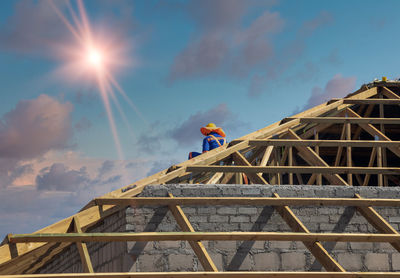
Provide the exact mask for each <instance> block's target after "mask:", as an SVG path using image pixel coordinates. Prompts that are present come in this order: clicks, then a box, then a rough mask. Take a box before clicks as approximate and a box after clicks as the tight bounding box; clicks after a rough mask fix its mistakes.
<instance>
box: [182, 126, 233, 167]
mask: <svg viewBox="0 0 400 278" xmlns="http://www.w3.org/2000/svg"><path fill="white" fill-rule="evenodd" d="M200 131H201V133H202V134H203V135H204V136H206V137H205V138H204V140H203V153H205V152H207V151H211V150H213V149H215V148H218V147H221V146H222V145H225V144H226V139H225V132H224V131H223V130H222V128H220V127H217V126H216V125H215V124H214V123H209V124H208V125H206V126H205V127H202V128H200ZM198 155H201V153H198V152H191V153H189V159H191V158H193V157H196V156H198Z"/></svg>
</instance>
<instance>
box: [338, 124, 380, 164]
mask: <svg viewBox="0 0 400 278" xmlns="http://www.w3.org/2000/svg"><path fill="white" fill-rule="evenodd" d="M345 136H346V125H343V128H342V133H341V134H340V140H339V141H343V140H344V138H345ZM374 142H375V141H374ZM342 152H343V147H342V146H339V147H338V150H337V153H336V158H335V164H334V165H333V166H335V167H336V166H339V165H340V160H341V159H342Z"/></svg>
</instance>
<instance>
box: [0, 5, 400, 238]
mask: <svg viewBox="0 0 400 278" xmlns="http://www.w3.org/2000/svg"><path fill="white" fill-rule="evenodd" d="M80 4H81V6H83V7H84V10H85V15H86V19H87V20H86V21H85V20H83V17H82V16H81V15H82V14H80V13H79V11H80ZM383 7H386V8H385V9H384V12H382V8H383ZM399 9H400V2H399V1H395V0H393V1H389V0H384V1H372V0H346V1H345V0H336V1H319V0H318V1H314V0H303V1H295V0H286V1H285V0H265V1H263V0H255V1H252V0H247V1H242V0H240V1H239V0H193V1H178V0H169V1H167V0H164V1H161V0H159V1H155V0H149V1H140V0H138V1H134V0H132V1H128V0H126V1H124V0H113V1H111V0H110V1H107V0H98V1H97V0H96V1H95V0H83V1H82V2H79V1H76V0H70V1H66V0H58V1H55V2H51V1H50V0H21V1H16V0H2V1H0V83H1V101H0V237H3V236H5V235H6V234H7V233H31V232H34V231H35V230H37V229H40V228H42V227H44V226H47V225H49V224H52V223H54V222H56V221H58V220H60V219H62V218H65V217H68V216H70V215H72V214H74V213H76V212H77V211H79V209H80V208H81V207H83V206H84V205H85V204H86V203H88V202H89V201H90V200H91V199H93V198H95V197H98V196H101V195H102V194H105V193H107V192H109V191H111V190H114V189H117V188H120V187H123V186H125V185H127V184H130V183H133V182H134V181H136V180H138V179H141V178H143V177H146V176H148V175H150V174H153V173H156V172H158V171H161V170H163V169H165V168H168V167H169V166H171V165H172V164H176V163H180V162H183V161H185V160H186V159H187V155H188V153H189V152H190V151H201V143H202V135H201V133H200V127H201V126H205V125H206V124H208V123H209V122H213V123H215V124H216V125H217V126H220V127H222V128H223V129H224V131H225V133H226V134H227V139H228V141H230V140H233V139H235V138H238V137H240V136H243V135H245V134H248V133H250V132H252V131H255V130H257V129H260V128H263V127H265V126H267V125H269V124H272V123H274V122H276V121H279V120H280V119H282V118H284V117H288V116H291V115H293V114H295V113H297V112H299V111H302V110H304V109H307V108H310V107H312V106H314V105H318V104H320V103H323V102H325V101H327V100H329V99H330V98H335V97H343V96H345V95H347V94H349V93H351V92H353V91H355V90H356V89H358V88H359V87H360V86H361V85H362V84H364V83H369V82H371V81H373V80H374V78H381V77H382V76H387V77H388V78H389V79H395V78H398V77H399V76H400V70H399V68H398V65H399V64H400V56H399V55H398V53H397V50H398V45H399V41H400V39H399V38H398V36H396V34H397V31H398V30H399V29H400V28H399V27H400V18H399V17H398V16H397V11H398V10H399ZM71 11H73V12H71ZM74 15H75V20H74ZM85 24H86V25H85ZM71 26H72V28H71ZM79 26H81V27H82V26H86V27H87V26H90V30H91V34H92V37H91V38H92V39H93V41H95V42H96V43H99V44H101V51H102V52H101V53H103V52H104V53H106V54H107V55H108V56H107V57H108V58H107V60H106V59H103V61H106V62H107V63H105V62H104V64H103V67H104V68H106V71H105V70H104V69H102V71H101V74H102V75H101V76H106V75H105V74H104V72H107V73H109V74H110V75H107V78H108V77H109V78H108V79H107V80H108V82H111V81H110V80H114V82H111V83H112V84H111V83H110V84H111V85H110V86H109V87H105V86H103V87H102V86H99V84H103V85H104V83H101V82H100V81H99V80H100V79H99V78H98V76H99V71H96V70H94V69H93V68H91V67H89V66H88V65H87V64H88V59H87V57H86V56H87V55H86V54H87V51H86V48H85V49H83V48H82V43H81V41H79V40H78V38H80V37H79V36H76V34H75V33H74V31H76V30H77V29H79V28H78V27H79ZM79 30H81V31H82V28H81V29H79ZM83 33H84V32H83ZM96 45H97V44H96ZM104 65H106V66H104ZM111 77H112V79H111ZM107 84H108V83H107ZM104 88H108V89H104ZM111 116H112V120H110V117H111ZM117 139H118V140H117Z"/></svg>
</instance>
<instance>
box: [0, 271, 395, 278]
mask: <svg viewBox="0 0 400 278" xmlns="http://www.w3.org/2000/svg"><path fill="white" fill-rule="evenodd" d="M172 277H173V278H400V273H399V272H316V271H311V272H310V271H303V272H301V271H292V272H287V271H280V272H279V271H278V272H276V271H254V272H253V271H226V272H210V271H208V272H206V271H196V272H104V273H57V274H25V275H0V278H172Z"/></svg>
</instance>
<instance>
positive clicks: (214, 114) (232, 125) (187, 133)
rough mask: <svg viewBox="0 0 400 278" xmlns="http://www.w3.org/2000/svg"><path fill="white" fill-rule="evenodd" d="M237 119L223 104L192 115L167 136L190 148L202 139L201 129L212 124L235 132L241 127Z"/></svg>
mask: <svg viewBox="0 0 400 278" xmlns="http://www.w3.org/2000/svg"><path fill="white" fill-rule="evenodd" d="M237 118H238V117H237V115H236V114H234V113H233V112H232V111H231V110H230V109H229V108H228V106H227V105H226V104H225V103H222V104H219V105H217V106H215V107H213V108H210V109H209V110H207V111H199V112H197V113H195V114H193V115H191V116H190V117H189V118H188V119H187V120H185V121H184V122H182V123H181V124H180V125H178V126H177V127H175V128H172V129H171V130H170V131H168V132H167V134H168V135H169V136H170V137H171V138H172V139H174V140H175V141H176V142H177V143H178V144H179V145H183V146H190V145H192V144H193V143H195V142H197V141H199V138H201V133H200V127H202V126H205V125H207V124H208V123H211V122H212V123H215V124H216V125H217V126H220V127H222V128H223V129H224V130H225V131H226V130H228V129H230V130H235V129H237V128H239V127H240V126H241V123H240V122H239V121H238V120H237Z"/></svg>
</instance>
